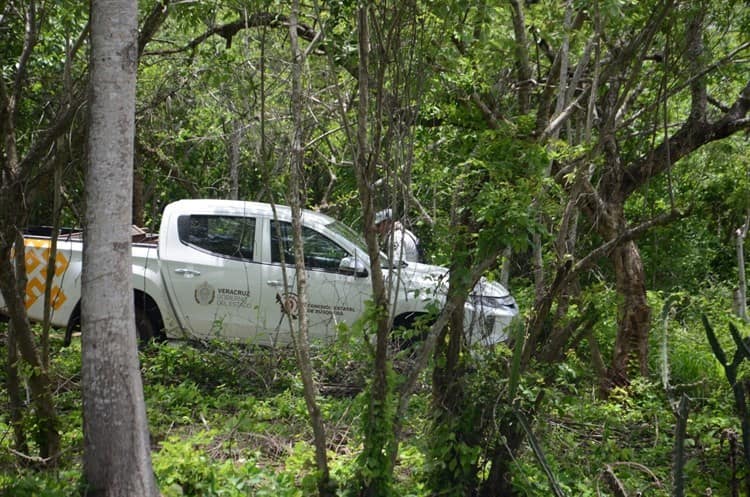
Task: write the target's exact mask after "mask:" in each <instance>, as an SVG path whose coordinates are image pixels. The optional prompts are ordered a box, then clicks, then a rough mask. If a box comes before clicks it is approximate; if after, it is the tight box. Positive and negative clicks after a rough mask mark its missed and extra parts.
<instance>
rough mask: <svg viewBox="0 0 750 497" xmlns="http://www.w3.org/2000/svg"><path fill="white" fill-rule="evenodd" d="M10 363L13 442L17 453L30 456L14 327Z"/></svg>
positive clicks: (9, 344)
mask: <svg viewBox="0 0 750 497" xmlns="http://www.w3.org/2000/svg"><path fill="white" fill-rule="evenodd" d="M7 347H8V363H7V365H6V374H7V375H8V378H7V380H6V388H7V389H8V399H9V410H10V414H9V418H10V425H11V426H12V428H13V442H14V446H15V449H16V451H18V452H20V453H21V454H28V452H29V445H28V443H27V442H26V433H25V432H24V431H23V398H22V397H21V380H20V378H19V376H18V360H19V357H18V350H17V349H16V338H15V331H14V330H13V326H8V338H7Z"/></svg>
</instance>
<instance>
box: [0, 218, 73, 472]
mask: <svg viewBox="0 0 750 497" xmlns="http://www.w3.org/2000/svg"><path fill="white" fill-rule="evenodd" d="M6 234H7V232H6ZM16 246H17V247H18V248H17V249H16V250H15V257H14V261H13V262H14V264H15V268H14V266H13V265H12V264H11V260H10V254H9V253H8V258H7V259H6V258H4V257H1V256H0V275H2V276H0V291H2V294H3V298H4V300H5V304H6V306H7V310H8V316H9V317H10V323H9V328H11V329H12V330H13V338H14V343H15V345H16V346H17V350H18V352H19V353H20V356H21V357H22V358H23V361H24V362H25V363H26V364H28V365H29V367H30V370H31V373H30V376H29V388H30V389H31V395H32V402H33V404H34V411H35V413H36V416H37V423H38V431H37V433H36V440H37V444H38V445H39V456H40V457H41V458H42V459H43V460H44V461H46V462H47V463H48V464H50V465H54V464H56V463H57V460H56V457H57V454H58V453H59V450H60V434H59V432H58V430H57V428H58V418H57V411H56V410H55V405H54V400H53V397H52V389H51V381H50V378H49V374H48V372H47V370H46V369H45V368H44V365H43V364H42V359H41V356H40V355H39V351H38V349H37V346H36V342H35V340H34V334H33V332H32V330H31V324H30V323H29V320H28V318H27V316H26V307H25V305H24V297H23V296H24V295H25V293H26V291H25V289H26V276H25V274H26V271H25V270H24V269H25V267H24V258H25V257H24V253H25V250H24V249H23V237H22V236H21V234H20V232H18V234H17V239H16ZM8 252H9V251H8ZM13 275H16V276H15V281H14V278H13Z"/></svg>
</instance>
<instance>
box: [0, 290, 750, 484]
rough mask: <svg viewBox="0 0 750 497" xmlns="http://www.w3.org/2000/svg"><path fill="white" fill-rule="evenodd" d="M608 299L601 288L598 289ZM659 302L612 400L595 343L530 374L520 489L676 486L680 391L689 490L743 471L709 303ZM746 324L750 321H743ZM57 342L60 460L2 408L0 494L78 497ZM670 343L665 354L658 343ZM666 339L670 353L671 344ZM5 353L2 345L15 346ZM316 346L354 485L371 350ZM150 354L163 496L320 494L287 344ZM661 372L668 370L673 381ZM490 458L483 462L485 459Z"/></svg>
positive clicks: (74, 444) (412, 430)
mask: <svg viewBox="0 0 750 497" xmlns="http://www.w3.org/2000/svg"><path fill="white" fill-rule="evenodd" d="M610 297H611V294H602V295H601V298H602V299H603V300H606V299H607V298H610ZM651 298H652V305H653V306H654V309H655V312H654V314H655V316H654V320H653V321H654V323H653V331H652V344H651V350H652V352H651V354H652V362H651V370H652V371H653V374H652V376H650V377H649V378H638V379H636V380H634V381H633V382H632V383H631V384H630V386H628V387H626V388H621V389H617V390H614V391H612V392H611V395H610V396H609V398H607V399H603V398H601V397H600V396H599V394H598V389H597V378H595V376H594V375H593V373H592V372H591V367H590V357H589V352H588V351H589V348H588V347H587V344H586V343H585V341H583V342H581V343H579V345H578V347H576V348H575V349H571V350H569V351H568V352H567V354H566V357H565V360H564V361H562V362H561V363H559V364H557V365H555V366H552V367H551V368H552V369H551V370H549V371H536V372H535V373H533V374H528V375H526V376H525V377H524V378H523V380H522V382H521V385H519V392H520V393H521V394H522V395H523V396H524V398H527V399H530V400H534V399H539V400H538V401H537V406H536V409H537V411H536V412H537V415H536V417H535V419H534V438H535V442H536V443H537V446H536V448H535V450H531V445H530V444H529V443H528V441H527V443H526V444H524V448H523V449H522V450H521V452H520V453H518V454H517V457H516V459H515V461H514V469H513V475H514V480H513V482H514V486H515V489H516V491H517V492H518V495H523V496H540V497H541V496H548V495H551V492H550V478H553V479H554V480H555V484H556V485H557V486H558V488H559V489H560V490H561V491H562V492H563V493H564V494H565V495H568V496H571V497H572V496H583V497H585V496H592V497H593V496H612V495H616V494H615V493H614V491H613V488H615V485H616V484H617V485H619V486H620V488H622V489H625V491H626V492H627V493H626V495H629V496H630V495H651V496H657V497H666V496H670V495H672V493H671V492H672V488H673V481H672V479H673V475H672V468H673V466H672V453H673V450H674V443H675V409H676V405H677V401H678V400H679V398H680V397H681V395H683V394H685V395H687V396H688V397H689V399H690V414H689V421H688V428H687V438H686V441H685V447H686V450H687V464H686V467H685V481H686V488H687V489H689V490H688V495H709V494H710V492H713V495H722V494H723V495H728V492H729V490H730V489H731V488H732V485H733V484H734V483H733V482H735V480H736V479H738V478H740V477H742V476H743V475H744V471H745V468H744V467H743V466H742V462H741V460H742V457H741V454H742V448H741V446H738V443H739V444H741V442H739V440H741V438H740V437H739V432H740V422H739V419H738V417H737V415H736V413H735V411H734V406H733V402H732V394H731V390H730V389H729V386H728V384H727V382H726V378H724V376H723V372H722V370H721V368H719V367H717V363H716V361H715V360H714V359H713V357H712V355H711V350H710V347H709V346H708V345H707V343H706V339H705V334H704V332H703V330H702V328H701V326H700V323H699V317H700V314H701V313H700V310H701V306H699V305H698V304H697V303H696V301H695V298H687V297H685V298H682V297H681V298H678V299H673V301H672V303H671V304H670V309H668V312H667V313H663V314H659V312H658V310H660V309H663V308H665V302H666V301H667V298H666V297H665V296H663V295H658V294H654V295H651ZM709 319H712V320H714V321H716V323H715V324H716V329H717V330H725V329H726V325H725V322H726V320H727V318H726V315H725V314H721V313H718V312H715V313H714V314H710V316H709ZM613 322H614V320H613V319H612V318H611V317H605V319H602V320H600V322H598V323H597V325H596V328H595V329H594V330H592V331H593V335H592V336H595V337H597V340H598V341H599V342H600V343H601V344H602V345H603V346H602V350H603V352H604V353H605V354H606V353H607V349H606V344H607V343H611V339H612V337H613V333H614V328H613ZM742 331H743V332H744V334H748V333H749V332H750V330H748V329H747V328H744V329H743V330H742ZM0 333H2V334H3V336H4V334H5V324H0ZM718 338H719V340H721V341H723V342H724V343H726V344H731V337H728V336H725V334H721V335H720V336H719V337H718ZM665 341H666V342H665ZM3 342H4V341H3ZM60 342H61V338H60V337H59V336H54V337H53V355H52V357H53V364H52V377H53V378H55V399H56V403H57V408H58V409H59V414H60V420H61V433H62V437H63V451H64V452H63V457H61V459H60V464H59V466H58V467H57V468H56V469H54V470H38V469H33V467H32V465H30V464H23V463H24V459H23V456H22V455H21V456H19V455H18V454H17V453H16V452H14V448H13V446H12V438H13V437H12V433H11V431H10V429H9V427H8V419H7V412H8V410H7V409H2V411H0V495H3V496H14V497H15V496H17V497H31V496H34V497H63V496H65V497H68V496H71V495H77V494H78V495H80V486H81V474H82V471H81V469H82V468H81V458H82V450H83V436H82V433H81V429H82V428H81V399H80V373H79V372H80V342H79V341H78V340H75V341H74V342H73V344H72V345H71V346H70V347H68V348H62V347H61V343H60ZM664 343H666V344H667V345H666V349H665V348H664V347H662V346H661V345H662V344H664ZM663 350H666V351H667V353H666V354H663V353H662V352H660V351H663ZM0 352H2V354H3V356H5V350H4V346H3V349H2V350H1V351H0ZM316 353H317V356H316V358H315V361H316V371H318V373H317V374H318V377H317V380H318V384H319V385H320V387H321V392H322V393H321V395H320V398H319V401H320V404H321V409H322V411H323V413H324V416H325V420H326V429H327V435H328V449H329V460H330V464H331V472H332V477H333V478H334V479H335V480H336V481H338V482H339V484H340V488H342V490H341V492H344V491H345V490H344V489H346V484H347V483H348V482H350V481H351V480H352V479H353V478H354V477H355V475H357V474H358V468H357V460H358V459H357V458H358V455H359V454H360V453H361V449H362V424H363V423H362V417H363V416H364V412H365V406H366V405H367V402H366V401H365V399H364V397H363V396H364V395H365V394H364V393H363V392H364V387H365V381H366V379H367V368H366V364H365V363H364V362H363V359H362V354H361V351H352V350H350V349H349V348H347V346H342V345H334V346H333V347H332V348H330V349H317V352H316ZM357 354H359V355H357ZM140 360H141V370H142V374H143V379H144V390H145V397H146V402H147V412H148V416H149V423H150V433H151V443H152V447H153V451H152V458H153V467H154V471H155V474H156V477H157V481H158V484H159V487H160V490H161V492H162V495H164V496H165V497H184V496H196V497H197V496H207V497H211V496H217V497H218V496H222V497H235V496H237V497H239V496H250V495H252V496H306V495H311V494H313V493H314V490H315V488H316V487H315V475H316V473H315V467H314V462H313V461H314V459H313V456H314V450H313V447H312V434H311V429H310V427H309V424H308V421H307V411H306V407H305V403H304V400H303V398H302V386H301V382H300V379H299V375H298V372H297V369H296V366H295V364H294V359H293V354H291V352H290V351H284V350H277V351H272V350H269V349H258V348H252V347H246V346H240V345H231V344H226V343H220V342H215V343H209V344H188V343H178V344H173V343H157V344H152V345H150V346H148V347H146V348H144V349H143V350H141V352H140ZM665 372H666V374H664V373H665ZM746 373H747V372H743V378H745V377H746ZM475 374H476V375H477V376H476V377H474V378H473V379H471V378H470V381H472V382H475V387H474V391H476V392H477V395H476V396H475V398H476V401H477V402H479V401H481V402H486V403H487V404H488V405H487V406H486V407H487V409H486V412H488V413H492V412H493V411H492V408H493V407H494V406H493V405H491V404H492V402H495V398H494V397H493V395H494V394H493V393H492V391H491V390H490V388H491V385H488V382H492V381H494V380H492V377H491V376H488V375H487V374H486V372H485V373H482V371H481V369H479V370H477V372H476V373H475ZM428 377H429V375H427V376H426V378H428ZM541 378H544V381H542V380H541ZM664 378H667V379H668V382H667V384H666V385H665V383H664ZM0 380H2V384H3V387H2V388H3V390H2V391H0V394H1V395H2V402H3V404H6V403H7V402H8V401H7V394H6V392H5V390H4V385H5V370H4V369H3V370H2V372H0ZM743 381H744V380H743ZM542 393H543V395H541V394H542ZM431 406H432V404H431V397H430V392H429V386H428V384H427V383H425V384H423V388H421V389H419V390H418V392H417V393H416V395H415V397H414V398H413V399H412V402H411V403H410V409H409V411H408V414H407V418H406V419H404V420H403V421H404V438H403V440H401V445H400V451H399V459H398V461H397V466H396V470H395V481H394V488H393V493H394V495H398V496H403V497H406V496H413V497H422V496H427V495H429V490H428V488H427V482H428V471H427V468H429V467H430V461H429V456H428V454H429V453H430V452H429V447H430V446H431V444H430V440H429V437H430V436H431V433H430V431H429V429H428V427H429V426H430V420H431V410H432V408H431ZM498 412H499V410H498ZM498 419H499V418H498ZM27 428H29V429H32V428H33V427H31V426H29V427H27ZM497 442H499V443H502V440H499V441H497ZM33 449H34V448H33V447H32V448H31V450H33ZM540 453H542V454H543V455H544V463H540V458H539V455H540ZM476 457H478V458H479V460H480V461H481V458H482V457H483V456H482V454H481V453H480V454H477V456H476ZM26 462H27V463H28V462H29V461H26ZM479 467H480V472H481V471H482V469H481V468H483V467H485V466H482V465H481V464H480V465H479ZM482 476H483V475H481V474H480V475H479V477H480V478H481V477H482ZM708 489H710V490H708Z"/></svg>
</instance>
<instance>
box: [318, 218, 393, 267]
mask: <svg viewBox="0 0 750 497" xmlns="http://www.w3.org/2000/svg"><path fill="white" fill-rule="evenodd" d="M326 228H328V229H329V230H331V231H333V232H334V233H336V234H338V235H341V236H343V237H344V238H346V239H347V240H349V241H350V242H352V243H353V244H354V245H356V246H357V249H359V250H360V251H361V252H362V255H367V254H368V253H369V252H368V250H367V243H365V240H364V238H362V235H361V234H360V233H359V232H358V231H355V230H353V229H352V228H350V227H349V226H347V225H346V224H344V223H342V222H341V221H333V222H332V223H329V224H327V225H326ZM380 266H381V267H385V268H387V267H389V264H388V257H386V255H385V254H384V253H382V252H380Z"/></svg>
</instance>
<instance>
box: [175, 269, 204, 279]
mask: <svg viewBox="0 0 750 497" xmlns="http://www.w3.org/2000/svg"><path fill="white" fill-rule="evenodd" d="M174 272H175V273H177V274H181V275H183V276H185V277H186V278H192V277H193V276H200V275H201V272H200V271H196V270H195V269H188V268H185V267H179V268H177V269H175V270H174Z"/></svg>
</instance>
